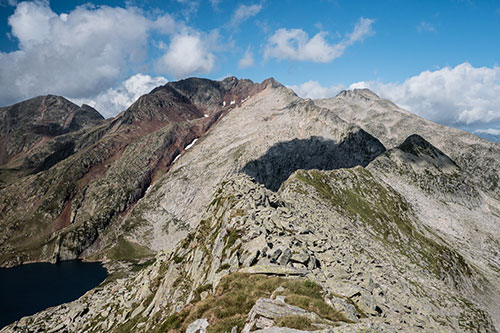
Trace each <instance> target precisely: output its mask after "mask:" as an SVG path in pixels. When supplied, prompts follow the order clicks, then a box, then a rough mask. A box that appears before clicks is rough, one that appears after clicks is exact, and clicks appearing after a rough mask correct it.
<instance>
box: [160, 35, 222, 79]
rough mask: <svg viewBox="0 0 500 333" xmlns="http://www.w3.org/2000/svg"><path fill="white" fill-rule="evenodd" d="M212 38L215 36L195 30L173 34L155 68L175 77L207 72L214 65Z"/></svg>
mask: <svg viewBox="0 0 500 333" xmlns="http://www.w3.org/2000/svg"><path fill="white" fill-rule="evenodd" d="M214 38H217V37H213V36H212V37H211V36H204V35H203V34H202V33H200V32H196V31H189V32H187V31H186V32H182V33H179V34H177V35H175V36H173V37H172V40H171V42H170V45H169V46H168V48H167V51H166V53H165V54H164V55H163V56H162V57H161V58H160V59H159V60H158V61H157V62H156V70H157V71H158V72H160V73H164V74H170V75H173V76H174V77H175V78H182V77H185V76H187V75H190V74H206V73H209V72H210V71H212V69H213V68H214V66H215V55H214V54H213V53H212V51H211V50H212V45H211V44H212V42H213V39H214Z"/></svg>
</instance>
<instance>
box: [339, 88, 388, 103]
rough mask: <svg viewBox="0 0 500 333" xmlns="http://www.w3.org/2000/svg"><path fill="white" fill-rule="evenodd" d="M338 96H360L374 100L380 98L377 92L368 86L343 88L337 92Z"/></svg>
mask: <svg viewBox="0 0 500 333" xmlns="http://www.w3.org/2000/svg"><path fill="white" fill-rule="evenodd" d="M336 97H347V98H358V99H364V100H373V99H379V98H380V97H379V96H378V95H377V94H375V93H374V92H373V91H371V90H370V89H367V88H362V89H353V90H342V91H341V92H339V93H338V94H337V96H336Z"/></svg>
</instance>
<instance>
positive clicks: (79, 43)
mask: <svg viewBox="0 0 500 333" xmlns="http://www.w3.org/2000/svg"><path fill="white" fill-rule="evenodd" d="M499 61H500V2H499V1H497V0H481V1H479V0H440V1H435V0H418V1H417V0H415V1H411V0H385V1H373V0H357V1H348V0H345V1H343V0H317V1H313V0H311V1H306V0H281V1H270V0H253V1H230V0H127V1H122V0H99V1H80V0H64V1H63V0H58V1H56V0H52V1H50V2H49V1H48V0H37V1H24V2H21V1H16V0H0V106H6V105H10V104H13V103H15V102H18V101H21V100H24V99H27V98H31V97H34V96H37V95H43V94H55V95H62V96H64V97H66V98H68V99H70V100H72V101H74V102H75V103H77V104H82V103H86V104H89V105H91V106H94V107H95V108H96V109H98V110H99V111H100V112H101V113H102V114H103V115H104V116H105V117H111V116H114V115H116V114H117V113H119V112H120V111H122V110H124V109H126V108H127V107H128V106H129V105H130V104H131V103H132V102H133V101H135V100H136V99H137V98H138V97H139V96H141V95H142V94H144V93H147V92H149V91H150V90H152V89H153V88H154V87H156V86H159V85H162V84H165V83H166V82H168V81H174V80H179V79H183V78H186V77H191V76H198V77H206V78H210V79H215V80H220V79H223V78H224V77H227V76H230V75H234V76H236V77H238V78H248V79H251V80H253V81H255V82H261V81H263V80H264V79H266V78H269V77H274V78H275V79H276V80H278V81H279V82H281V83H283V84H285V85H287V86H288V87H290V88H292V89H294V90H295V92H296V93H297V94H298V95H299V96H301V97H308V98H325V97H332V96H335V95H336V94H337V93H338V92H340V91H341V90H342V89H354V88H369V89H371V90H372V91H374V92H375V93H377V94H378V95H379V96H381V97H384V98H388V99H390V100H392V101H394V102H395V103H396V104H398V105H400V106H402V107H404V108H406V109H408V110H409V111H411V112H414V113H416V114H418V115H420V116H423V117H425V118H427V119H430V120H433V121H436V122H439V123H441V124H445V125H448V126H453V127H457V128H462V129H466V130H469V131H472V132H474V131H475V132H476V133H483V134H484V133H488V134H493V135H495V134H498V135H500V67H499Z"/></svg>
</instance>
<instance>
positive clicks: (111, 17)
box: [0, 1, 175, 105]
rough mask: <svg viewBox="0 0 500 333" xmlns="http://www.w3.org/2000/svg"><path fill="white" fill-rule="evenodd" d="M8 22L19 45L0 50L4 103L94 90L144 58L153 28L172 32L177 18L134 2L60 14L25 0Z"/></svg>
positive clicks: (88, 93)
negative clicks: (145, 10)
mask: <svg viewBox="0 0 500 333" xmlns="http://www.w3.org/2000/svg"><path fill="white" fill-rule="evenodd" d="M9 25H10V26H11V28H12V34H11V35H12V36H13V37H15V38H17V39H18V40H19V50H17V51H13V52H7V53H4V52H0V86H1V87H2V89H1V90H0V105H5V104H8V103H13V102H15V101H18V100H20V99H24V98H28V97H32V96H34V95H41V94H48V93H51V94H58V95H64V96H66V97H69V98H90V97H92V96H95V95H97V94H98V93H100V92H101V91H103V90H106V89H108V88H109V87H111V86H113V85H115V84H116V83H117V82H119V80H121V79H123V73H125V72H126V70H127V69H129V68H130V66H132V65H134V64H140V63H141V62H142V61H143V60H144V58H145V55H146V46H147V41H148V37H149V33H150V32H151V30H158V31H160V32H163V33H168V32H172V29H173V28H174V25H175V24H174V22H173V19H172V18H171V17H169V16H168V15H165V16H162V17H160V18H158V19H156V20H152V19H149V18H146V17H145V16H144V15H143V14H142V12H140V11H139V10H138V9H135V8H112V7H107V6H102V7H90V6H80V7H76V8H75V9H74V10H73V11H71V12H69V13H64V14H61V15H57V14H56V13H54V12H53V11H52V10H51V9H50V7H49V6H48V2H43V1H37V2H21V3H20V4H19V5H18V6H17V8H16V10H15V13H14V14H13V15H12V16H11V17H9Z"/></svg>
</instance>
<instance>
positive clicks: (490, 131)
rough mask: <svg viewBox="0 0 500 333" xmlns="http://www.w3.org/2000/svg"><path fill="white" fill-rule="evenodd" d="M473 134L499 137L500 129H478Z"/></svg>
mask: <svg viewBox="0 0 500 333" xmlns="http://www.w3.org/2000/svg"><path fill="white" fill-rule="evenodd" d="M474 133H478V134H489V135H495V136H497V135H498V136H500V129H497V128H486V129H478V130H475V131H474Z"/></svg>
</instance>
